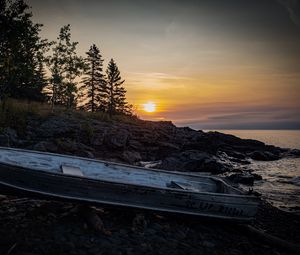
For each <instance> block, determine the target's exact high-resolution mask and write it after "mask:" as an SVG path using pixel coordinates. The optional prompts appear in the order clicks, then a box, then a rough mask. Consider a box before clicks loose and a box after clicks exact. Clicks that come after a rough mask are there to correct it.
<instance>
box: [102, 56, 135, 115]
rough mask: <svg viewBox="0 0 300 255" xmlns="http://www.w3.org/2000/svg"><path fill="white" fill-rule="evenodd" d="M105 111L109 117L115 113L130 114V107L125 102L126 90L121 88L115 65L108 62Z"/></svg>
mask: <svg viewBox="0 0 300 255" xmlns="http://www.w3.org/2000/svg"><path fill="white" fill-rule="evenodd" d="M106 74H107V90H106V91H107V95H108V96H107V100H108V103H107V111H108V113H109V115H112V114H115V113H122V114H130V113H131V106H129V105H128V103H127V102H126V90H125V88H124V87H123V86H122V85H123V83H124V82H125V80H122V78H121V75H120V71H119V69H118V66H117V64H116V63H115V61H114V60H113V59H111V60H110V62H109V64H108V67H107V70H106Z"/></svg>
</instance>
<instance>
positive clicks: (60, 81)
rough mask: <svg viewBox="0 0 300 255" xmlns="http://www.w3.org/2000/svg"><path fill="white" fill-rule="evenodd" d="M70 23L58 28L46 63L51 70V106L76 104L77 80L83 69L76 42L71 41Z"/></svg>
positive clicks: (71, 105) (72, 105) (73, 105)
mask: <svg viewBox="0 0 300 255" xmlns="http://www.w3.org/2000/svg"><path fill="white" fill-rule="evenodd" d="M70 31H71V29H70V25H66V26H63V27H62V28H61V29H60V33H59V36H58V38H57V40H58V42H56V43H55V47H54V48H53V49H52V51H53V55H52V56H51V57H50V58H49V61H48V65H49V69H50V72H51V78H50V87H49V89H50V90H51V93H52V96H51V97H52V98H51V101H52V106H54V105H64V106H66V107H68V108H70V107H75V106H76V105H77V92H78V88H77V85H78V82H77V81H76V78H78V77H80V76H81V75H82V73H83V71H84V69H85V65H84V60H83V58H82V57H79V56H77V53H76V47H77V44H78V42H71V32H70Z"/></svg>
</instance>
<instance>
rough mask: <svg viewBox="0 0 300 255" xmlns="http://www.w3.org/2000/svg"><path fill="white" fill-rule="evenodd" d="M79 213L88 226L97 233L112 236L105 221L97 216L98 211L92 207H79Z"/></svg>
mask: <svg viewBox="0 0 300 255" xmlns="http://www.w3.org/2000/svg"><path fill="white" fill-rule="evenodd" d="M78 209H79V213H80V214H81V215H82V217H83V218H84V220H85V222H86V223H87V226H88V227H90V228H91V229H93V230H95V231H99V232H102V233H103V234H105V235H111V232H110V231H109V230H107V229H105V227H104V224H103V221H102V220H101V218H100V217H99V216H98V214H97V210H96V209H94V208H93V207H90V206H84V205H82V206H79V208H78Z"/></svg>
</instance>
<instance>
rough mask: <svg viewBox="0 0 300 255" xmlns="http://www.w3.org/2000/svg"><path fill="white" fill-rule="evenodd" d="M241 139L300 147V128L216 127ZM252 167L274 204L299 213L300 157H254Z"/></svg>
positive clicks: (260, 187) (257, 184) (258, 184)
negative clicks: (276, 158)
mask: <svg viewBox="0 0 300 255" xmlns="http://www.w3.org/2000/svg"><path fill="white" fill-rule="evenodd" d="M217 131H219V132H221V133H226V134H232V135H235V136H238V137H240V138H247V139H255V140H259V141H262V142H264V143H266V144H272V145H275V146H279V147H283V148H292V149H300V130H217ZM250 167H251V170H252V171H253V172H255V173H257V174H259V175H261V176H262V177H263V180H262V181H257V182H255V184H254V189H255V190H256V191H258V192H260V193H262V195H263V198H265V199H267V200H268V201H269V202H270V203H271V204H273V205H274V206H276V207H278V208H281V209H283V210H287V211H293V212H295V213H298V214H300V158H284V159H281V160H276V161H267V162H261V161H255V160H252V164H251V166H250Z"/></svg>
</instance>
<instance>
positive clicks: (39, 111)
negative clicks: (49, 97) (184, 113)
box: [0, 98, 139, 135]
mask: <svg viewBox="0 0 300 255" xmlns="http://www.w3.org/2000/svg"><path fill="white" fill-rule="evenodd" d="M66 113H68V114H73V115H74V116H76V117H78V118H81V119H86V120H93V119H94V120H100V121H104V122H112V121H117V122H123V123H136V122H137V121H139V118H138V117H137V116H127V115H120V114H119V115H113V116H110V115H109V114H108V113H106V112H86V111H82V110H77V109H67V108H65V107H62V106H55V107H54V108H53V109H52V107H51V105H50V104H49V103H41V102H34V101H24V100H18V99H12V98H9V99H7V100H5V101H3V102H1V104H0V133H2V132H3V130H4V128H7V127H10V128H13V129H15V130H16V131H17V133H18V134H20V135H22V134H24V133H25V132H26V127H27V124H28V120H29V117H30V118H32V117H36V118H39V119H47V118H49V117H50V116H54V115H61V114H66Z"/></svg>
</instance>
